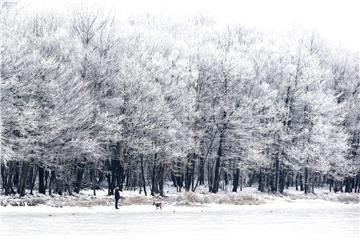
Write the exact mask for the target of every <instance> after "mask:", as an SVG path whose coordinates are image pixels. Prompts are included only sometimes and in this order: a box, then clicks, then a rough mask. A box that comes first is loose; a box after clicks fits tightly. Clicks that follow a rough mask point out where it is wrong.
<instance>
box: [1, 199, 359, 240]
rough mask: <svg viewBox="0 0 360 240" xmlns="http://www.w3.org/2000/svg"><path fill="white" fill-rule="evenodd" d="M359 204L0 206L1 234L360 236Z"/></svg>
mask: <svg viewBox="0 0 360 240" xmlns="http://www.w3.org/2000/svg"><path fill="white" fill-rule="evenodd" d="M359 224H360V208H359V204H344V203H337V202H331V201H324V200H308V199H306V200H296V201H283V200H275V201H272V202H269V203H266V204H261V205H223V204H221V205H219V204H208V205H203V206H201V207H184V206H182V207H181V206H175V205H165V207H164V209H163V210H155V208H154V207H153V206H151V205H132V206H121V207H120V209H119V210H115V209H113V206H108V207H106V206H98V207H91V208H87V207H63V208H54V207H49V206H37V207H1V208H0V239H6V240H13V239H29V240H31V239H37V240H38V239H47V240H48V239H51V240H55V239H59V240H60V239H61V240H64V239H65V240H67V239H109V238H112V239H129V240H130V239H139V240H145V239H197V240H200V239H206V240H212V239H216V240H219V239H220V240H221V239H278V240H281V239H306V240H308V239H317V240H320V239H326V240H331V239H334V240H350V239H354V240H355V239H360V235H359V231H360V225H359Z"/></svg>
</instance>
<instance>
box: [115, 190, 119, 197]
mask: <svg viewBox="0 0 360 240" xmlns="http://www.w3.org/2000/svg"><path fill="white" fill-rule="evenodd" d="M115 199H120V192H119V190H118V189H115Z"/></svg>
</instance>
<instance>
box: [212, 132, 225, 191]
mask: <svg viewBox="0 0 360 240" xmlns="http://www.w3.org/2000/svg"><path fill="white" fill-rule="evenodd" d="M224 140H225V134H224V131H222V132H220V139H219V146H218V151H217V157H216V162H215V171H214V181H213V185H212V189H211V192H212V193H217V192H218V191H219V183H220V167H221V159H222V155H223V144H224Z"/></svg>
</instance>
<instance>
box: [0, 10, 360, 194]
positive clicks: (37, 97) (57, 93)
mask: <svg viewBox="0 0 360 240" xmlns="http://www.w3.org/2000/svg"><path fill="white" fill-rule="evenodd" d="M1 30H2V31H1V66H0V71H1V188H2V190H1V194H5V195H11V194H15V193H17V194H20V196H24V195H25V194H27V193H33V192H38V193H42V194H46V195H52V194H60V195H61V194H64V193H67V194H72V193H79V192H80V191H81V190H83V189H92V190H94V194H96V190H97V189H100V188H107V193H108V194H109V195H112V194H113V191H114V188H115V187H116V186H118V187H119V188H120V190H136V191H139V192H140V193H141V194H145V195H160V196H163V195H166V192H165V191H164V185H165V184H166V183H170V184H171V185H172V186H173V187H174V188H176V190H177V191H179V192H180V191H190V192H191V191H196V190H197V189H198V187H199V186H201V187H203V188H204V187H205V188H206V189H208V191H209V192H212V193H217V192H218V191H220V190H221V189H225V188H226V189H230V191H234V192H236V191H241V190H242V188H243V187H245V186H253V187H257V188H258V191H260V192H273V193H283V192H286V189H287V188H288V187H289V186H292V187H294V188H296V190H298V191H303V192H305V193H313V192H316V189H317V188H318V187H326V188H328V190H329V191H335V192H338V191H341V192H342V191H345V192H360V148H359V145H360V107H359V106H360V76H359V64H360V60H359V59H360V58H359V53H358V52H352V51H350V50H346V49H340V48H335V47H331V46H330V45H328V44H327V43H326V42H325V41H323V40H322V38H321V35H319V34H317V33H316V32H306V31H301V30H297V31H292V32H289V33H287V34H281V35H280V34H272V33H269V32H265V31H261V30H258V29H256V28H252V27H247V26H242V25H237V24H232V25H224V24H219V23H217V22H216V21H215V20H213V19H212V18H210V17H207V16H197V17H192V18H187V19H177V18H171V17H166V16H152V15H139V16H132V17H127V18H120V17H118V16H116V15H114V14H111V12H107V11H103V10H99V9H92V8H90V7H84V8H81V9H80V8H79V9H77V8H74V9H71V10H68V12H67V13H66V14H59V13H56V12H52V11H45V10H43V11H38V12H35V13H34V12H29V11H27V10H26V9H21V8H3V9H1Z"/></svg>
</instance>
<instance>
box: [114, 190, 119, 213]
mask: <svg viewBox="0 0 360 240" xmlns="http://www.w3.org/2000/svg"><path fill="white" fill-rule="evenodd" d="M119 200H120V192H119V187H116V188H115V208H116V209H119V207H118V203H119Z"/></svg>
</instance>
